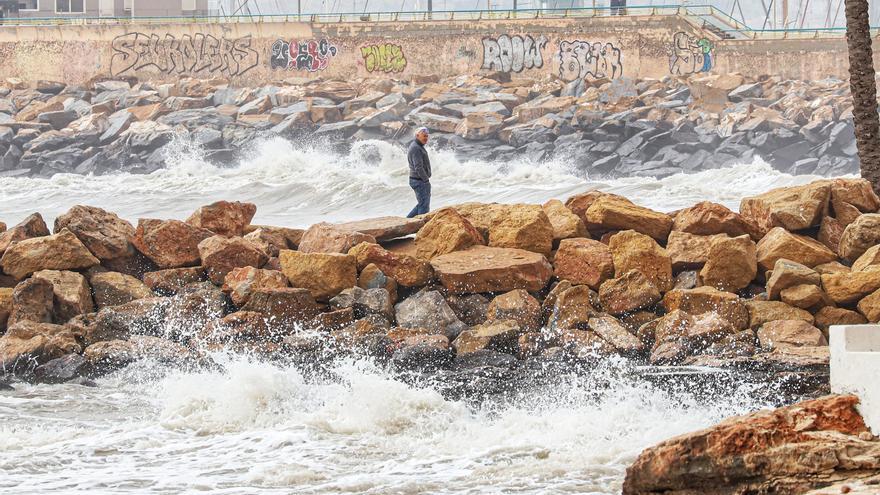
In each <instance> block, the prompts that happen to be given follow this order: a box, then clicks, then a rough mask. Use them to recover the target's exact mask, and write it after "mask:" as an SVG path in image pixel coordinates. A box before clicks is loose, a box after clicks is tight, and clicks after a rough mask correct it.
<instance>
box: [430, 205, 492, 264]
mask: <svg viewBox="0 0 880 495" xmlns="http://www.w3.org/2000/svg"><path fill="white" fill-rule="evenodd" d="M485 243H486V241H485V239H483V235H482V234H481V233H480V232H479V231H478V230H477V228H476V227H474V226H473V224H471V222H470V221H469V220H468V219H467V218H465V217H464V216H463V215H461V214H460V213H459V212H458V210H455V209H452V208H443V209H442V210H440V211H438V212H436V213H434V215H433V216H432V217H431V220H429V221H428V223H426V224H425V226H424V227H422V228H421V229H420V230H419V233H418V234H417V235H416V241H415V248H416V256H418V257H419V258H421V259H423V260H431V259H433V258H435V257H437V256H440V255H443V254H447V253H452V252H455V251H461V250H463V249H467V248H469V247H471V246H477V245H482V244H485Z"/></svg>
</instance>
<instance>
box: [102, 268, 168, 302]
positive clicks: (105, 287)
mask: <svg viewBox="0 0 880 495" xmlns="http://www.w3.org/2000/svg"><path fill="white" fill-rule="evenodd" d="M89 284H90V285H91V286H92V291H93V292H94V294H95V305H96V306H97V307H98V309H101V308H103V307H106V306H116V305H118V304H125V303H128V302H131V301H134V300H136V299H143V298H145V297H154V296H155V294H153V291H152V290H150V288H149V287H147V286H146V284H144V283H143V282H141V281H140V280H138V279H136V278H135V277H132V276H131V275H126V274H124V273H119V272H100V273H95V274H93V275H92V276H90V277H89Z"/></svg>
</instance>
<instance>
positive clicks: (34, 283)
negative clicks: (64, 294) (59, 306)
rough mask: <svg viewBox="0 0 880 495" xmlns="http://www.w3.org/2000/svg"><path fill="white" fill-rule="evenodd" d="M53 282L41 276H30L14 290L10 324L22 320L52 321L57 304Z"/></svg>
mask: <svg viewBox="0 0 880 495" xmlns="http://www.w3.org/2000/svg"><path fill="white" fill-rule="evenodd" d="M54 301H55V293H54V291H53V287H52V283H51V282H49V281H48V280H44V279H39V278H29V279H27V280H25V281H24V282H21V283H19V284H18V285H16V286H15V289H13V290H12V301H11V306H12V307H11V309H10V313H9V318H8V326H10V327H11V326H12V325H15V324H16V323H18V322H21V321H35V322H38V323H52V314H53V312H54V306H55V303H54Z"/></svg>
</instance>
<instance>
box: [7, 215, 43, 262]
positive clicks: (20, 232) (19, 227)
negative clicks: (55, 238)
mask: <svg viewBox="0 0 880 495" xmlns="http://www.w3.org/2000/svg"><path fill="white" fill-rule="evenodd" d="M45 235H49V228H48V227H46V222H44V221H43V217H42V216H40V214H39V213H33V214H31V215H28V216H27V217H26V218H25V219H24V220H22V221H21V222H19V223H18V224H16V225H14V226H12V227H10V228H9V230H6V231H5V232H2V233H0V254H3V252H4V251H6V248H8V247H9V245H10V244H12V243H13V242H18V241H23V240H25V239H31V238H34V237H42V236H45Z"/></svg>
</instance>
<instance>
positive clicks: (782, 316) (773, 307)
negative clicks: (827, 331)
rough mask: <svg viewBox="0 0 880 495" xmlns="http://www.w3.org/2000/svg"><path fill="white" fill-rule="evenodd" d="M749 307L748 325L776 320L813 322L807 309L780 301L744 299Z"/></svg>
mask: <svg viewBox="0 0 880 495" xmlns="http://www.w3.org/2000/svg"><path fill="white" fill-rule="evenodd" d="M746 307H747V308H748V309H749V326H751V327H752V328H759V327H762V326H763V325H764V324H765V323H768V322H771V321H777V320H801V321H805V322H807V323H809V324H811V325H812V324H813V315H812V314H810V312H809V311H805V310H803V309H800V308H795V307H793V306H789V305H788V304H785V303H784V302H782V301H759V300H751V301H746Z"/></svg>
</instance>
